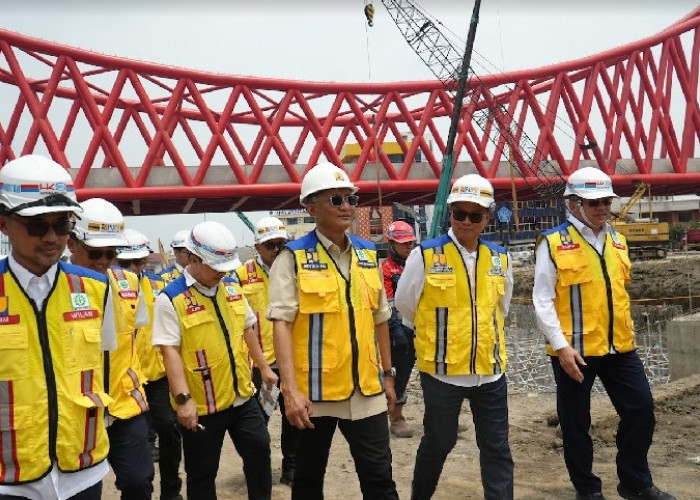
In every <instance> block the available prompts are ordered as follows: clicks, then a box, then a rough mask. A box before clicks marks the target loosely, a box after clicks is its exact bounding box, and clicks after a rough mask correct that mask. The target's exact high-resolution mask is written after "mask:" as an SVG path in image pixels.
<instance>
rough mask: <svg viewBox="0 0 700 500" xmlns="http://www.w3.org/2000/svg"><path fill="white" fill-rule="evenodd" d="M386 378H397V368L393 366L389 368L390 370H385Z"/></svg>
mask: <svg viewBox="0 0 700 500" xmlns="http://www.w3.org/2000/svg"><path fill="white" fill-rule="evenodd" d="M384 376H385V377H391V378H396V368H394V367H393V366H392V367H391V368H389V369H388V370H384Z"/></svg>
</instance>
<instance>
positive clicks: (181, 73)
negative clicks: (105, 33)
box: [0, 7, 700, 215]
mask: <svg viewBox="0 0 700 500" xmlns="http://www.w3.org/2000/svg"><path fill="white" fill-rule="evenodd" d="M416 64H420V63H419V62H418V61H416ZM699 66H700V7H699V8H697V9H695V10H694V11H693V12H691V13H689V14H688V15H687V16H686V17H684V18H683V19H680V20H679V21H677V22H676V23H674V24H673V25H672V26H670V27H669V28H667V29H665V30H663V31H662V32H660V33H657V34H655V35H653V36H650V37H648V38H646V39H643V40H639V41H637V42H635V43H631V44H628V45H625V46H621V47H618V48H615V49H612V50H609V51H606V52H603V53H600V54H596V55H592V56H589V57H586V58H583V59H579V60H575V61H569V62H565V63H560V64H555V65H552V66H548V67H543V68H537V69H531V70H525V71H517V72H512V73H507V74H498V75H486V76H481V77H480V78H479V79H478V81H477V80H474V79H473V80H472V81H471V82H470V85H472V88H474V86H475V85H478V88H474V91H473V92H470V101H469V102H466V103H465V105H464V109H463V114H462V119H461V121H460V126H459V131H458V134H457V139H456V143H455V149H454V158H455V162H456V165H455V175H456V176H457V175H462V174H463V173H467V172H474V171H477V172H479V173H480V174H482V175H484V176H485V177H487V178H489V179H491V180H492V182H493V184H494V186H495V187H496V190H497V197H502V198H504V197H506V196H509V193H510V189H511V177H510V174H509V164H508V161H507V158H508V153H507V144H506V140H505V139H504V138H499V136H498V130H497V127H496V125H495V124H494V123H490V122H489V121H488V110H489V109H491V108H493V107H494V106H501V107H503V108H505V109H507V110H508V113H509V116H511V117H512V123H511V124H510V125H511V127H513V130H515V132H514V133H513V137H515V138H516V139H518V138H519V134H520V133H521V132H520V131H525V133H526V134H527V135H528V136H529V137H530V138H531V140H532V141H533V142H534V143H535V144H536V146H537V149H536V151H535V154H534V156H533V165H532V167H533V168H535V169H536V168H537V165H538V163H540V162H545V161H546V162H550V163H551V164H553V165H556V167H557V168H558V170H559V171H560V172H561V174H562V176H564V177H565V176H567V175H568V174H570V173H571V172H572V171H575V170H576V169H577V168H580V167H582V166H585V165H597V166H600V167H601V168H602V169H603V170H604V171H606V172H607V173H608V174H610V175H611V176H612V178H613V181H614V183H615V188H616V190H617V191H619V192H620V193H621V194H629V193H631V192H632V191H633V190H634V183H635V181H643V182H646V183H649V184H651V185H652V186H654V194H678V193H695V192H698V191H700V188H699V187H698V186H700V159H698V149H699V148H700V107H699V105H698V74H699ZM0 96H2V98H1V99H0V165H3V164H5V163H6V162H7V161H9V160H11V159H13V158H16V157H17V156H20V155H23V154H28V153H39V154H46V155H49V156H51V157H52V158H53V159H54V160H56V161H57V162H59V163H61V164H62V165H64V166H65V167H66V168H68V169H70V171H71V174H72V175H73V178H74V179H75V182H76V187H77V189H78V196H79V198H81V199H85V198H90V197H95V196H100V197H104V198H107V199H109V200H111V201H112V202H114V203H115V204H117V205H118V206H119V208H120V209H121V210H122V211H123V212H124V213H125V214H129V215H132V214H133V215H139V214H158V213H187V212H223V211H241V210H279V209H287V208H296V207H298V193H299V190H300V186H299V185H300V182H301V178H302V176H303V174H304V172H305V171H306V170H307V169H309V168H310V167H311V166H313V165H315V164H316V163H318V162H321V161H331V162H334V163H337V164H340V163H341V158H342V157H343V154H344V152H345V151H347V149H348V147H351V148H353V149H354V150H355V151H356V152H357V154H355V156H354V159H353V162H352V163H351V164H346V165H345V167H346V169H347V170H348V173H349V174H350V177H351V178H352V179H353V180H354V181H355V182H356V183H357V185H358V186H359V187H360V194H361V195H362V197H361V200H362V203H363V204H376V203H377V201H378V198H379V197H380V196H381V198H382V200H383V203H391V202H402V203H416V204H417V203H430V202H432V201H433V200H434V197H435V194H436V191H437V186H438V179H439V176H440V171H441V159H442V152H443V151H444V148H445V141H446V138H447V128H448V125H449V117H450V116H451V114H452V109H453V99H452V96H451V93H450V92H449V89H446V88H445V87H443V85H442V84H441V82H439V81H437V80H435V81H418V82H398V83H397V82H392V83H385V84H381V83H380V84H377V83H338V82H309V81H292V80H279V79H269V78H255V77H243V76H235V75H222V74H213V73H207V72H201V71H192V70H187V69H183V68H174V67H169V66H163V65H158V64H154V63H148V62H141V61H134V60H129V59H124V58H120V57H114V56H107V55H102V54H97V53H94V52H89V51H85V50H81V49H77V48H73V47H68V46H65V45H61V44H57V43H53V42H48V41H43V40H39V39H35V38H30V37H27V36H24V35H22V34H18V33H15V32H11V31H7V30H2V29H0ZM484 117H486V118H485V120H486V121H485V122H484V121H483V120H484ZM477 120H482V123H481V125H482V126H476V125H477V124H476V123H475V122H476V121H477ZM484 123H485V126H483V125H484ZM388 143H392V144H393V145H394V147H398V148H399V149H400V151H401V154H400V155H398V156H397V155H395V154H391V155H390V154H387V152H386V151H384V147H383V145H385V144H388ZM376 152H378V154H377V153H376ZM528 175H532V173H531V172H528V171H523V172H520V175H516V176H515V179H514V182H515V185H516V187H517V189H518V196H519V198H521V199H527V198H528V196H529V197H533V196H534V194H533V193H532V190H531V189H530V187H529V186H530V185H529V184H528V182H527V176H528Z"/></svg>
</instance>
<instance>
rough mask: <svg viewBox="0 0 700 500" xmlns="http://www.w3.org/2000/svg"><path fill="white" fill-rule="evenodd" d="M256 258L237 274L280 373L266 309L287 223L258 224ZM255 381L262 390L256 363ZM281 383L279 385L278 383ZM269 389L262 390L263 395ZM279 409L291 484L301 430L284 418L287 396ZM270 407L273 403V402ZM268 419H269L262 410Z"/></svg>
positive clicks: (268, 356) (285, 473)
mask: <svg viewBox="0 0 700 500" xmlns="http://www.w3.org/2000/svg"><path fill="white" fill-rule="evenodd" d="M255 229H256V234H255V251H256V252H257V254H256V256H255V258H253V259H250V260H248V261H247V262H246V263H245V264H243V265H242V266H241V267H239V268H238V269H236V276H237V277H238V281H239V282H240V283H241V286H242V287H243V294H244V295H245V298H246V299H247V300H248V304H250V307H251V309H252V310H253V312H254V313H255V317H256V319H257V320H258V321H257V323H256V324H255V326H254V327H253V328H254V330H255V333H256V335H257V337H258V343H259V344H260V347H261V349H262V351H263V355H264V356H265V360H266V361H267V363H268V364H269V365H270V366H271V367H272V369H273V370H274V371H275V373H277V375H278V376H279V370H278V369H277V363H276V358H275V350H274V345H273V343H272V322H271V321H269V320H268V319H267V318H266V317H265V312H266V311H267V300H268V294H269V282H270V280H269V275H270V267H271V266H272V263H273V262H274V261H275V258H276V257H277V255H278V254H279V252H280V249H281V248H282V247H283V246H284V245H285V244H286V243H287V241H288V240H289V234H288V233H287V230H286V229H285V228H284V224H282V221H281V220H279V219H278V218H277V217H263V218H262V219H260V220H259V221H258V223H257V224H256V225H255ZM253 383H254V384H255V386H256V387H257V388H258V391H261V390H262V377H261V375H260V369H259V368H258V367H257V366H253ZM278 385H279V384H278ZM265 392H266V391H264V390H262V394H265ZM278 402H279V407H280V411H281V413H282V436H281V443H280V445H281V449H282V475H281V477H280V482H281V483H282V484H286V485H291V484H292V479H293V478H294V468H295V466H296V450H297V443H298V442H299V429H297V428H296V427H294V426H293V425H292V424H290V423H289V421H288V420H287V419H286V418H285V413H284V397H283V396H282V394H281V393H280V394H279V397H278ZM269 408H270V409H274V406H272V405H270V406H269ZM263 415H264V416H265V418H266V420H267V419H268V418H269V417H268V415H267V413H266V412H265V411H263Z"/></svg>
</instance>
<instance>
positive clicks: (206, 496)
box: [180, 398, 272, 500]
mask: <svg viewBox="0 0 700 500" xmlns="http://www.w3.org/2000/svg"><path fill="white" fill-rule="evenodd" d="M198 420H199V423H200V424H201V425H203V426H204V427H205V429H204V430H198V431H197V432H193V431H190V430H189V429H184V428H182V427H181V428H180V430H181V432H182V447H183V450H184V452H185V471H186V472H187V498H188V499H190V500H214V499H216V475H217V473H218V471H219V461H220V460H221V447H222V446H223V444H224V436H225V435H226V433H228V435H229V437H230V438H231V441H233V445H234V447H235V448H236V451H237V452H238V454H239V455H240V456H241V459H242V460H243V473H244V474H245V480H246V484H247V486H248V498H249V499H250V500H269V498H270V495H271V494H272V474H271V471H270V434H269V433H268V432H267V426H266V425H265V419H263V416H262V410H261V409H260V405H258V403H257V402H255V401H254V400H253V398H251V399H249V400H248V401H246V402H245V403H243V404H242V405H241V406H236V407H233V406H232V407H229V408H227V409H225V410H222V411H219V412H216V413H213V414H211V415H203V416H200V417H199V419H198Z"/></svg>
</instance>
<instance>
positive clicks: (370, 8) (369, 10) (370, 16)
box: [365, 3, 374, 28]
mask: <svg viewBox="0 0 700 500" xmlns="http://www.w3.org/2000/svg"><path fill="white" fill-rule="evenodd" d="M365 17H366V18H367V24H368V25H369V27H370V28H371V27H372V26H374V5H372V4H371V3H368V4H367V5H365Z"/></svg>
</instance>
